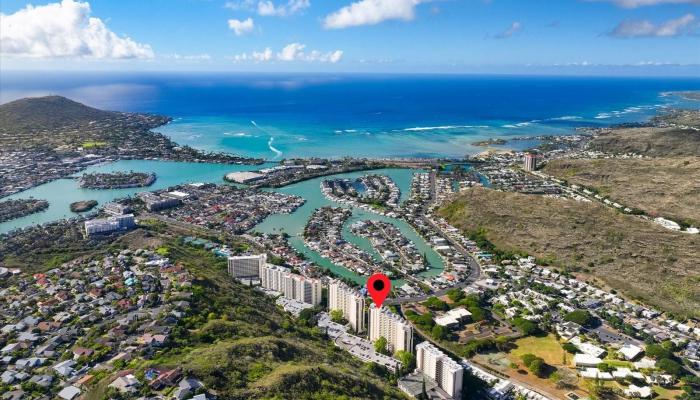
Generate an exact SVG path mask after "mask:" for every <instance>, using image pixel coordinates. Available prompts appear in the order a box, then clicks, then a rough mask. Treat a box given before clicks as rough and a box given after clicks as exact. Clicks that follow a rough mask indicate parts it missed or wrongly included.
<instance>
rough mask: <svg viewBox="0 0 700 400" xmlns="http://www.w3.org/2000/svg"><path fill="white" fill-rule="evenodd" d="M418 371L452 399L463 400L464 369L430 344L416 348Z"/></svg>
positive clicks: (422, 344)
mask: <svg viewBox="0 0 700 400" xmlns="http://www.w3.org/2000/svg"><path fill="white" fill-rule="evenodd" d="M416 369H418V370H419V371H421V372H422V373H423V374H424V375H425V376H427V377H428V378H430V379H432V380H434V381H435V382H436V383H437V385H438V387H439V388H440V389H442V390H444V391H445V392H446V393H447V394H448V395H450V396H451V397H452V398H454V399H459V398H461V394H462V379H463V375H464V367H463V366H461V365H460V364H459V363H457V362H456V361H454V360H453V359H451V358H450V357H448V356H446V355H445V353H443V352H442V351H440V350H439V349H438V348H437V347H435V346H433V345H432V344H430V343H429V342H422V343H420V344H419V345H417V346H416Z"/></svg>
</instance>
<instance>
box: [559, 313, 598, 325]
mask: <svg viewBox="0 0 700 400" xmlns="http://www.w3.org/2000/svg"><path fill="white" fill-rule="evenodd" d="M564 321H569V322H574V323H576V324H579V325H581V326H585V327H592V326H594V325H595V324H596V322H597V319H596V317H594V316H593V315H592V314H591V313H590V312H588V311H587V310H574V311H572V312H570V313H568V314H566V315H564Z"/></svg>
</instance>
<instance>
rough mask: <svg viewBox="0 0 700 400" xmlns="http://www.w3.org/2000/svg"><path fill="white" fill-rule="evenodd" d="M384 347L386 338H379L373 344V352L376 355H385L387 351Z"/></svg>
mask: <svg viewBox="0 0 700 400" xmlns="http://www.w3.org/2000/svg"><path fill="white" fill-rule="evenodd" d="M386 345H387V340H386V338H385V337H384V336H380V337H379V339H377V341H376V342H374V351H376V352H377V353H381V354H387V353H388V351H387V349H386Z"/></svg>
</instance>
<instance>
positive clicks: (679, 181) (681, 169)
mask: <svg viewBox="0 0 700 400" xmlns="http://www.w3.org/2000/svg"><path fill="white" fill-rule="evenodd" d="M543 171H544V172H546V173H547V174H550V175H552V176H555V177H558V178H560V179H565V180H567V181H568V182H569V183H574V184H577V185H582V186H584V187H588V188H592V189H595V190H596V191H598V193H599V194H601V195H603V196H609V197H610V198H611V199H612V200H614V201H617V202H619V203H621V204H625V205H626V206H631V207H634V208H638V209H640V210H643V211H644V212H646V213H647V214H649V215H652V216H664V217H668V218H671V219H673V220H675V221H679V222H686V223H688V224H695V225H698V224H700V186H698V177H699V176H700V157H675V158H667V157H664V158H644V159H613V158H610V159H595V160H587V159H557V160H552V161H550V162H548V163H547V164H546V165H545V166H544V168H543Z"/></svg>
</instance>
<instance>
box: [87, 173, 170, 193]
mask: <svg viewBox="0 0 700 400" xmlns="http://www.w3.org/2000/svg"><path fill="white" fill-rule="evenodd" d="M155 181H156V174H155V173H154V172H150V173H145V172H135V171H129V172H112V173H95V174H84V175H83V176H81V177H80V179H78V184H79V185H80V187H81V188H86V189H126V188H135V187H146V186H151V185H152V184H153V183H154V182H155Z"/></svg>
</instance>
